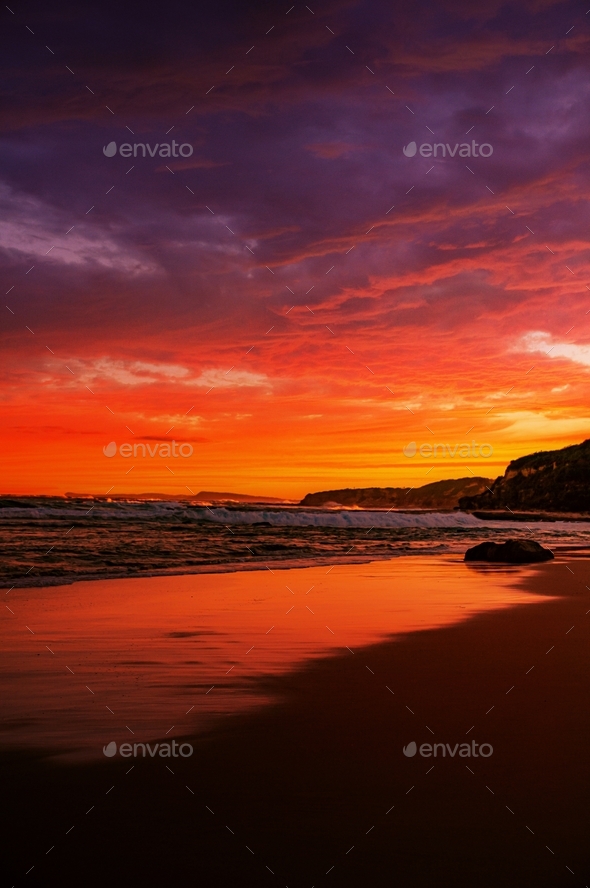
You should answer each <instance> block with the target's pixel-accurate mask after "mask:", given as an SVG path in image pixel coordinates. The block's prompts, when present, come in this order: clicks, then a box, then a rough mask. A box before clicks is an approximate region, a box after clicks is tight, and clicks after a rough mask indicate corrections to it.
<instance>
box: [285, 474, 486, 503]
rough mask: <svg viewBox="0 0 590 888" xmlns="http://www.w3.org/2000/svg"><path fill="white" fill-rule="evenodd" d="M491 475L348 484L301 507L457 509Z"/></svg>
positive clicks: (315, 496)
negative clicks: (418, 483) (390, 484)
mask: <svg viewBox="0 0 590 888" xmlns="http://www.w3.org/2000/svg"><path fill="white" fill-rule="evenodd" d="M491 483H492V482H491V481H490V479H489V478H477V477H472V478H451V479H449V480H446V481H433V482H432V483H431V484H425V485H423V486H422V487H347V488H345V489H344V490H322V491H319V492H318V493H308V494H307V496H305V497H304V498H303V499H302V500H301V503H300V505H301V506H317V507H322V506H326V505H328V504H335V505H339V506H347V507H349V508H352V507H355V506H356V507H357V508H360V509H454V508H456V506H457V505H458V502H459V498H460V497H463V496H471V497H475V496H476V495H477V494H479V493H481V492H482V491H483V490H485V488H486V485H491Z"/></svg>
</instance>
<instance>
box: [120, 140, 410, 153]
mask: <svg viewBox="0 0 590 888" xmlns="http://www.w3.org/2000/svg"><path fill="white" fill-rule="evenodd" d="M109 148H110V145H109ZM417 150H418V149H417V147H416V143H415V142H408V144H407V145H404V154H405V155H406V157H413V156H414V155H415V153H416V151H417Z"/></svg>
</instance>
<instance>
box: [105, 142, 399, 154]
mask: <svg viewBox="0 0 590 888" xmlns="http://www.w3.org/2000/svg"><path fill="white" fill-rule="evenodd" d="M405 150H406V149H405V148H404V151H405ZM102 153H103V154H104V155H105V157H114V156H115V154H116V153H117V143H116V142H109V144H108V145H105V147H104V148H103V149H102ZM415 153H416V152H415V151H414V154H415Z"/></svg>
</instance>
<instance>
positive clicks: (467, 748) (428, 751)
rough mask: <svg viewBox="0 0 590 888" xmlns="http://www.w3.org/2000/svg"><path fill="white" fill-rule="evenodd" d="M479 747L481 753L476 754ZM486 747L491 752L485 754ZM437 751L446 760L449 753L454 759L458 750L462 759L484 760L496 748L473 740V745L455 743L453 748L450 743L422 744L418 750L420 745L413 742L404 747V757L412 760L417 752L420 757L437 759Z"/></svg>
mask: <svg viewBox="0 0 590 888" xmlns="http://www.w3.org/2000/svg"><path fill="white" fill-rule="evenodd" d="M478 747H479V752H476V749H477V748H478ZM484 747H485V748H486V749H488V750H489V752H484ZM437 749H440V750H442V757H443V758H445V756H446V754H447V752H448V753H449V755H450V757H451V758H454V757H455V755H456V753H457V750H458V751H459V755H460V756H461V758H471V756H473V758H479V757H480V756H483V758H489V757H490V756H491V754H492V753H493V751H494V747H493V746H492V744H491V743H476V742H475V740H472V741H471V743H461V745H459V743H455V745H454V746H453V747H452V748H451V744H450V743H434V744H432V743H422V745H421V746H420V748H418V744H417V743H416V741H415V740H412V742H411V743H408V745H407V746H404V747H403V750H404V755H405V756H406V757H407V758H412V757H413V756H415V755H416V753H417V752H419V753H420V755H422V756H424V758H430V756H434V758H436V757H437V753H436V751H437Z"/></svg>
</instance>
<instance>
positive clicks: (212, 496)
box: [66, 490, 289, 503]
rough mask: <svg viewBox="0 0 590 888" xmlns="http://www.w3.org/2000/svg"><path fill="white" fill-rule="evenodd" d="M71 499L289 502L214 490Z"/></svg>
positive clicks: (76, 495) (71, 496)
mask: <svg viewBox="0 0 590 888" xmlns="http://www.w3.org/2000/svg"><path fill="white" fill-rule="evenodd" d="M66 497H68V498H69V499H107V498H108V499H110V500H166V501H173V502H191V503H194V502H198V503H284V502H289V501H288V500H284V499H280V498H278V497H275V496H253V495H251V494H249V493H218V492H217V491H214V490H200V491H199V493H195V494H192V495H191V494H190V493H189V494H187V493H181V494H175V493H111V494H109V496H108V497H107V496H105V495H104V494H102V495H98V494H93V493H66Z"/></svg>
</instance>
